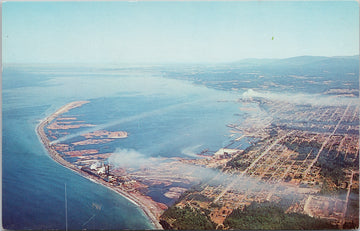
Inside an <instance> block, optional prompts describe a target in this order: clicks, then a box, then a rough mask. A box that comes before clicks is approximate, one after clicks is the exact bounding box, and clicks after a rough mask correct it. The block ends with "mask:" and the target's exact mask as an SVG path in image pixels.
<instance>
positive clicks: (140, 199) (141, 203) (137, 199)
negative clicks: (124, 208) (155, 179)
mask: <svg viewBox="0 0 360 231" xmlns="http://www.w3.org/2000/svg"><path fill="white" fill-rule="evenodd" d="M86 103H89V101H76V102H71V103H69V104H66V105H65V106H63V107H61V108H60V109H58V110H57V111H56V112H54V113H53V114H51V115H50V116H48V117H47V118H45V119H44V120H42V121H41V122H40V123H39V124H38V126H37V127H36V133H37V135H38V137H39V138H40V140H41V142H42V143H43V145H44V147H45V149H46V150H47V152H48V153H49V156H50V157H51V158H52V159H53V160H54V161H56V162H57V163H59V164H61V165H63V166H64V167H66V168H68V169H70V170H73V171H75V172H76V173H78V174H80V175H81V176H83V177H85V178H87V179H89V180H91V181H93V182H95V183H98V184H101V185H103V186H105V187H107V188H109V189H111V190H113V191H115V192H116V193H118V194H120V195H121V196H123V197H125V198H126V199H128V200H129V201H130V202H132V203H133V204H135V205H136V206H138V207H139V208H140V209H141V210H142V211H143V212H144V213H145V215H146V216H147V217H148V218H149V220H150V221H151V223H152V224H153V225H154V227H155V229H163V228H162V226H161V225H160V223H159V221H158V218H159V217H160V215H161V214H162V212H163V210H164V208H161V207H160V205H159V204H158V203H157V202H155V201H153V200H152V199H151V198H150V197H148V196H145V195H142V194H140V193H139V192H127V191H125V190H123V189H121V188H119V187H115V186H113V185H111V184H110V183H108V182H106V181H104V180H102V179H100V178H98V177H96V176H92V175H90V174H88V173H86V172H84V171H82V170H81V169H80V168H79V167H77V166H75V165H73V164H71V163H69V162H67V161H65V160H64V159H63V158H62V157H61V156H60V154H59V153H58V152H57V151H56V150H55V149H54V148H53V146H52V145H51V142H50V140H49V139H48V137H47V136H46V134H45V130H44V128H45V126H46V125H48V124H49V123H51V122H52V121H53V120H54V119H56V118H57V117H58V116H60V115H61V114H63V113H65V112H68V111H69V110H71V109H74V108H77V107H81V106H82V105H84V104H86ZM122 135H123V134H122Z"/></svg>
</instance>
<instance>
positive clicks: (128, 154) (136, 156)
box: [108, 149, 152, 168]
mask: <svg viewBox="0 0 360 231" xmlns="http://www.w3.org/2000/svg"><path fill="white" fill-rule="evenodd" d="M108 161H109V163H110V164H112V165H114V166H116V167H120V168H139V167H141V166H144V165H149V164H151V163H152V160H151V159H150V158H149V157H147V156H146V155H144V154H142V153H140V152H138V151H136V150H134V149H117V150H116V151H115V152H114V153H113V154H112V155H111V156H110V157H109V159H108Z"/></svg>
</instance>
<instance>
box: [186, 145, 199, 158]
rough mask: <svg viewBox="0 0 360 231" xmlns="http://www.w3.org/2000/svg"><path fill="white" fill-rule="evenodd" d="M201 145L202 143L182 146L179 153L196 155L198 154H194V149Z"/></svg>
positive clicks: (190, 155)
mask: <svg viewBox="0 0 360 231" xmlns="http://www.w3.org/2000/svg"><path fill="white" fill-rule="evenodd" d="M201 146H202V144H199V145H195V146H190V147H186V148H183V149H182V150H181V153H182V154H184V155H186V156H189V157H198V155H196V154H197V153H196V150H197V149H198V148H200V147H201Z"/></svg>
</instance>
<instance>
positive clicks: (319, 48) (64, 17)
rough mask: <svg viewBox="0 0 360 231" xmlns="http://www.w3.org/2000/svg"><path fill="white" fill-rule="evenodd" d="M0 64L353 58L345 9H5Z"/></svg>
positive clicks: (355, 21)
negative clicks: (1, 59) (318, 57)
mask: <svg viewBox="0 0 360 231" xmlns="http://www.w3.org/2000/svg"><path fill="white" fill-rule="evenodd" d="M2 7H3V20H2V26H3V32H2V36H3V44H2V45H3V49H2V52H3V62H8V63H12V62H17V63H19V62H20V63H26V62H33V63H34V62H36V63H84V62H85V63H86V62H97V63H123V62H141V63H144V62H227V61H236V60H240V59H244V58H285V57H293V56H300V55H318V56H343V55H355V54H358V53H359V4H358V3H357V2H356V1H350V2H344V1H341V2H334V1H333V2H323V1H320V2H312V1H302V2H284V1H280V2H274V1H252V2H234V1H229V2H211V1H209V2H31V3H27V2H6V3H3V6H2Z"/></svg>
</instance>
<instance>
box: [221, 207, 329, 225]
mask: <svg viewBox="0 0 360 231" xmlns="http://www.w3.org/2000/svg"><path fill="white" fill-rule="evenodd" d="M224 226H225V227H226V228H229V229H242V230H244V229H245V230H252V229H277V230H280V229H287V230H291V229H312V230H315V229H335V228H336V226H333V225H331V224H330V223H329V222H327V221H325V220H322V219H316V218H312V217H309V216H307V215H304V214H298V213H285V210H284V209H283V208H282V207H281V206H280V205H279V204H277V203H273V202H264V203H257V202H253V203H251V204H250V205H249V206H247V207H245V208H244V210H240V209H235V210H234V211H233V212H232V213H231V214H230V215H229V216H228V217H227V218H226V219H225V221H224Z"/></svg>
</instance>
